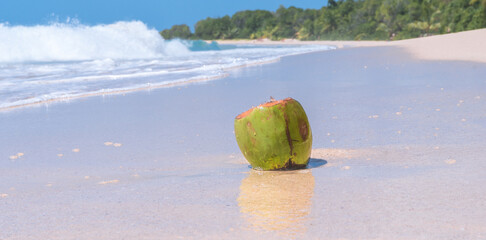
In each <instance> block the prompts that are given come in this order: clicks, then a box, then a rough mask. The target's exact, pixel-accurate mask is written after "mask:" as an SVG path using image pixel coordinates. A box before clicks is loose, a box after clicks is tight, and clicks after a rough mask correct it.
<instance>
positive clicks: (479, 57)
mask: <svg viewBox="0 0 486 240" xmlns="http://www.w3.org/2000/svg"><path fill="white" fill-rule="evenodd" d="M481 39H486V29H479V30H472V31H465V32H459V33H451V34H443V35H435V36H430V37H424V38H416V39H407V40H399V41H299V40H295V39H286V40H284V41H269V40H262V41H260V40H216V42H217V43H218V44H223V45H224V44H256V45H315V44H317V45H327V46H335V47H336V48H337V49H329V50H327V51H333V50H339V49H345V48H356V47H398V48H402V49H405V50H406V51H407V52H408V53H409V54H411V55H412V56H414V57H415V58H417V59H421V60H431V61H434V60H436V61H472V62H479V63H486V54H483V53H486V46H485V45H484V44H482V43H481ZM277 61H279V59H274V60H270V61H264V62H258V63H251V64H245V65H242V66H237V67H231V68H228V69H223V71H225V72H226V73H225V74H223V75H222V76H216V77H212V78H196V79H192V80H189V81H180V82H171V83H163V84H156V85H150V86H147V87H136V88H133V89H123V90H114V91H110V92H95V93H86V94H80V95H75V96H69V97H61V98H54V99H48V100H42V101H38V102H33V103H25V104H20V105H15V106H9V107H0V112H5V111H9V110H13V109H18V108H22V107H29V106H36V105H40V104H45V103H51V102H62V101H69V100H72V99H79V98H84V97H92V96H104V95H116V94H125V93H131V92H137V91H144V90H151V89H158V88H169V87H175V86H184V85H186V84H192V83H198V82H205V81H211V80H215V79H221V78H226V77H227V76H228V74H227V72H228V71H229V70H231V69H234V68H244V67H250V66H255V65H262V64H267V63H273V62H277Z"/></svg>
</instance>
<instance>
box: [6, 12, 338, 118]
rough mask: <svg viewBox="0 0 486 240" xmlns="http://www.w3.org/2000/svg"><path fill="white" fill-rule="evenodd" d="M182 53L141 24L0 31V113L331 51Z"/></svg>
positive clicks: (180, 45)
mask: <svg viewBox="0 0 486 240" xmlns="http://www.w3.org/2000/svg"><path fill="white" fill-rule="evenodd" d="M198 45H201V42H198ZM188 47H190V48H191V49H194V45H193V43H191V42H187V41H179V40H171V41H164V40H163V39H162V38H161V37H160V35H159V33H158V32H157V31H156V30H154V29H150V28H148V27H147V26H146V25H145V24H144V23H142V22H139V21H132V22H117V23H113V24H107V25H96V26H86V25H81V24H79V23H74V24H60V23H54V24H50V25H42V26H41V25H39V26H9V25H5V24H3V25H2V24H0V109H5V108H9V107H15V106H21V105H25V104H32V103H39V102H44V101H50V100H55V99H66V98H72V97H80V96H86V95H93V94H102V93H112V92H117V91H129V90H134V89H140V88H145V87H161V86H162V87H163V86H173V85H174V84H184V83H187V82H193V81H194V80H195V79H202V80H211V79H215V78H218V77H222V76H225V75H226V70H227V69H230V68H233V67H240V66H246V65H252V64H258V63H263V62H268V61H274V60H276V59H278V58H280V57H281V56H286V55H292V54H298V53H305V52H312V51H318V50H326V49H330V47H328V46H309V45H307V46H285V47H282V46H280V47H275V46H273V47H258V46H244V47H241V46H240V47H233V48H231V49H227V50H214V47H215V46H213V45H211V48H206V49H213V50H210V51H191V50H189V49H188ZM217 47H218V46H216V48H217ZM196 50H197V49H196ZM199 50H201V49H199Z"/></svg>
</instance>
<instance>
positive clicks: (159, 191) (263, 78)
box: [0, 47, 486, 239]
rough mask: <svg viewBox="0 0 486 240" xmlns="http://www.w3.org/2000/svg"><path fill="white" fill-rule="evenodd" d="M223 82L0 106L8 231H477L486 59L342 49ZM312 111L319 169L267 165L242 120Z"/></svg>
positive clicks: (480, 232)
mask: <svg viewBox="0 0 486 240" xmlns="http://www.w3.org/2000/svg"><path fill="white" fill-rule="evenodd" d="M228 73H229V76H228V77H227V78H224V79H219V80H214V81H209V82H205V83H200V84H192V85H185V86H181V87H174V88H162V89H154V90H150V91H140V92H134V93H128V94H125V95H110V96H94V97H89V98H81V99H76V100H72V101H70V102H55V103H51V104H44V105H39V106H35V107H25V108H18V109H13V110H10V111H5V112H1V113H0V136H2V137H1V138H0V176H1V177H0V180H1V181H0V229H1V231H0V239H121V238H125V239H178V238H183V239H234V238H236V239H255V238H258V239H282V238H284V239H482V238H485V237H486V227H485V225H484V223H485V222H484V219H486V188H485V187H484V183H485V182H486V177H485V176H486V175H485V174H484V172H485V170H486V162H485V161H484V159H485V158H486V148H484V139H485V137H486V121H485V118H486V112H485V109H486V94H485V93H486V80H485V78H484V76H486V65H485V64H484V63H479V62H471V61H430V60H419V59H417V58H416V57H415V56H413V55H410V52H408V51H406V50H405V49H403V48H399V47H368V48H343V49H339V50H334V51H326V52H319V53H311V54H304V55H296V56H290V57H285V58H282V59H281V61H279V62H276V63H270V64H266V65H260V66H252V67H247V68H240V69H233V70H230V71H228ZM270 96H273V97H274V98H276V99H282V98H285V97H293V98H295V99H297V100H299V101H300V103H301V104H302V105H303V107H304V109H305V110H306V112H307V114H308V117H309V122H310V124H311V127H312V131H313V136H314V144H313V148H314V150H313V153H312V159H311V163H310V165H309V169H305V170H299V171H291V172H257V171H253V170H251V169H250V168H249V167H248V164H247V163H246V161H245V159H244V158H243V156H242V155H241V153H240V152H239V149H238V146H237V144H236V142H235V140H234V135H233V119H234V117H235V116H236V115H238V114H239V113H241V112H243V111H245V110H247V109H248V108H250V107H251V106H256V105H258V104H260V103H262V102H264V101H266V100H268V98H269V97H270Z"/></svg>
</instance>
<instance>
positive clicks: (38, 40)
mask: <svg viewBox="0 0 486 240" xmlns="http://www.w3.org/2000/svg"><path fill="white" fill-rule="evenodd" d="M0 39H1V41H2V44H0V53H1V55H0V62H31V61H77V60H92V59H104V58H111V59H140V58H156V57H161V56H168V55H169V56H173V55H181V54H187V53H188V52H189V50H188V49H187V47H185V46H184V45H183V44H182V43H180V42H170V43H167V42H165V41H164V40H163V39H162V38H161V37H160V35H159V33H158V32H157V31H156V30H155V29H149V28H147V26H146V25H145V24H144V23H142V22H140V21H132V22H116V23H113V24H107V25H96V26H86V25H81V24H63V23H56V24H51V25H38V26H9V25H5V24H0Z"/></svg>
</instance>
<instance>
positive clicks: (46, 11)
mask: <svg viewBox="0 0 486 240" xmlns="http://www.w3.org/2000/svg"><path fill="white" fill-rule="evenodd" d="M326 3H327V0H242V1H238V0H236V1H235V0H159V1H157V0H135V1H134V0H130V1H128V0H2V4H1V7H0V23H7V22H8V23H9V24H10V25H27V26H32V25H39V24H40V25H45V24H48V23H50V22H53V21H59V22H65V21H66V19H67V18H71V19H72V18H75V19H77V20H79V21H80V22H81V23H82V24H85V25H96V24H109V23H113V22H117V21H131V20H140V21H142V22H144V23H145V24H147V26H149V27H150V28H155V29H157V30H163V29H165V28H170V27H171V26H172V25H174V24H187V25H189V26H190V27H191V29H193V26H194V24H195V23H196V22H197V21H198V20H201V19H205V18H206V17H222V16H224V15H230V16H231V15H232V14H233V13H235V12H238V11H242V10H256V9H264V10H270V11H275V10H276V9H277V8H278V7H279V6H280V5H283V6H285V7H289V6H295V7H299V8H304V9H305V8H314V9H319V8H321V7H322V6H324V5H325V4H326Z"/></svg>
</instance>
